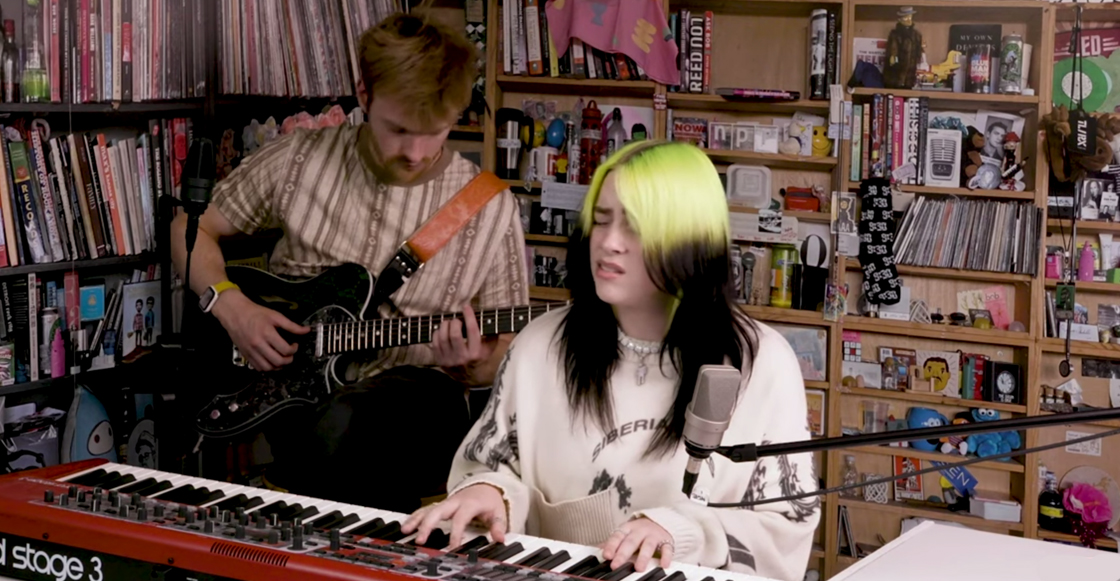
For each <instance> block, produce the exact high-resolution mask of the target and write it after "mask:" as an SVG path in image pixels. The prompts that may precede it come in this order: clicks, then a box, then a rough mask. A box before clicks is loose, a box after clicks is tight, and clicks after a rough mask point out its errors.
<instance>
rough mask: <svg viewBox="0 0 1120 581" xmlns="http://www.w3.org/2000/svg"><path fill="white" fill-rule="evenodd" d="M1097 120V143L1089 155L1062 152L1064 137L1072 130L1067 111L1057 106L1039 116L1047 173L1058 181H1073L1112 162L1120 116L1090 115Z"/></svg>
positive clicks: (1063, 107)
mask: <svg viewBox="0 0 1120 581" xmlns="http://www.w3.org/2000/svg"><path fill="white" fill-rule="evenodd" d="M1092 115H1093V117H1095V118H1096V120H1097V142H1096V144H1095V146H1094V148H1093V151H1092V153H1090V154H1088V155H1085V154H1079V153H1076V152H1073V151H1069V150H1067V149H1066V138H1068V137H1069V135H1070V133H1071V132H1072V129H1071V128H1070V125H1069V108H1068V107H1066V106H1065V105H1059V106H1057V107H1055V108H1054V109H1052V110H1051V111H1050V112H1049V113H1047V114H1046V115H1044V116H1043V117H1042V130H1043V132H1044V133H1045V135H1046V155H1047V157H1048V158H1049V162H1050V164H1049V165H1050V171H1051V172H1052V173H1053V174H1054V177H1056V178H1057V179H1058V181H1063V182H1073V181H1077V180H1079V179H1081V178H1083V177H1085V174H1086V173H1088V172H1092V171H1101V170H1102V169H1104V167H1105V166H1106V165H1108V164H1109V163H1110V162H1111V161H1112V159H1113V155H1114V152H1113V147H1112V138H1113V137H1114V136H1116V135H1117V134H1120V115H1118V114H1116V113H1092Z"/></svg>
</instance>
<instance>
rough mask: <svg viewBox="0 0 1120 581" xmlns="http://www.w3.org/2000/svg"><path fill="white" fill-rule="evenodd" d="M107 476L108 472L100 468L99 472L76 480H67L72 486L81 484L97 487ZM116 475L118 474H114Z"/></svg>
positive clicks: (95, 471) (89, 473)
mask: <svg viewBox="0 0 1120 581" xmlns="http://www.w3.org/2000/svg"><path fill="white" fill-rule="evenodd" d="M105 474H106V472H105V469H104V468H98V469H97V470H94V471H92V472H87V473H85V474H82V475H81V476H78V477H76V478H71V479H70V480H67V482H69V483H70V484H81V485H82V486H96V484H95V483H96V482H100V481H101V479H103V478H105ZM114 474H116V472H114Z"/></svg>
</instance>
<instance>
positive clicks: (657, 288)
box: [404, 141, 820, 581]
mask: <svg viewBox="0 0 1120 581" xmlns="http://www.w3.org/2000/svg"><path fill="white" fill-rule="evenodd" d="M729 256H730V233H729V225H728V210H727V200H726V198H725V196H724V190H723V186H722V185H721V183H720V179H719V175H718V174H717V173H716V170H715V167H714V166H713V165H712V163H711V161H709V160H708V157H707V156H706V155H705V154H704V153H703V152H702V151H701V150H699V149H697V148H696V147H694V146H692V145H688V144H684V143H665V142H652V141H641V142H636V143H632V144H630V145H628V146H626V147H624V148H622V149H621V150H620V151H618V152H617V153H615V154H614V155H613V156H612V157H611V158H610V159H608V160H607V161H606V162H605V163H604V164H603V165H602V166H600V167H599V169H598V171H597V172H596V173H595V176H594V179H593V180H592V183H591V186H590V188H589V191H588V193H587V198H586V200H585V202H584V205H583V210H582V213H581V215H580V229H579V232H577V233H576V235H575V236H573V245H572V248H571V249H570V250H569V253H568V287H569V288H570V289H571V291H572V304H571V306H570V307H565V308H562V309H560V310H557V311H553V312H550V313H548V314H547V315H545V316H542V317H540V318H538V319H536V320H534V321H533V322H532V323H530V324H529V325H528V326H526V327H525V328H524V329H523V330H522V331H521V333H520V334H519V335H518V336H517V337H516V338H515V339H514V341H513V344H512V346H511V347H510V349H509V353H507V355H506V357H505V360H504V361H503V362H502V365H501V367H500V369H499V371H498V374H497V376H496V377H497V379H496V380H495V382H494V386H493V393H492V394H491V396H490V400H489V402H488V404H487V407H486V409H485V411H484V412H483V414H482V417H481V418H480V419H479V421H478V423H476V424H475V425H474V427H473V428H472V429H471V431H470V433H469V434H468V435H467V437H466V439H465V440H464V442H463V443H462V445H461V446H460V447H459V450H458V452H457V454H456V456H455V460H454V462H453V464H452V467H451V474H450V479H449V482H448V490H450V494H449V496H448V498H447V499H446V500H444V501H443V502H440V503H438V504H435V505H432V506H429V507H425V508H423V509H421V510H420V511H417V512H416V513H415V514H413V515H412V516H411V517H410V519H409V520H408V522H407V523H406V524H405V526H404V531H405V532H408V533H411V532H412V531H413V530H416V531H419V533H418V536H417V541H418V542H420V543H423V542H425V541H426V539H427V535H428V533H429V532H430V531H431V530H432V529H433V528H434V527H436V526H437V525H438V524H439V523H440V522H442V521H445V520H450V521H451V546H456V545H457V544H458V543H459V542H460V540H461V539H462V534H463V530H464V529H465V527H466V526H467V525H468V524H469V523H471V522H472V521H474V520H476V519H477V520H479V521H481V522H484V523H486V524H487V525H488V526H489V527H490V531H491V534H492V536H493V537H494V539H495V540H498V541H501V540H504V535H505V533H506V532H524V533H526V534H530V535H535V536H540V537H545V538H549V539H557V540H562V541H567V542H572V543H578V544H583V545H594V546H601V547H602V549H603V557H604V558H605V559H611V560H612V566H613V567H615V568H617V567H619V566H621V565H622V564H624V563H625V562H627V561H629V560H631V559H633V561H634V565H635V568H636V569H637V570H638V571H644V570H645V568H646V567H647V565H648V564H649V561H650V559H651V558H653V557H655V556H656V557H659V559H660V563H661V566H663V567H664V566H668V564H669V563H670V562H671V561H677V562H682V563H691V564H698V565H700V566H704V567H710V568H728V569H731V570H737V571H744V572H748V573H754V574H757V575H762V576H765V577H770V578H774V579H783V580H790V581H799V580H800V579H801V578H802V577H803V575H804V572H805V569H806V564H807V562H808V558H809V552H810V550H811V546H812V538H813V531H814V529H815V528H816V526H817V522H818V519H819V518H820V513H819V510H818V507H819V505H818V501H817V499H816V498H815V497H814V498H809V499H804V500H799V501H792V502H786V501H782V502H775V503H768V504H760V505H758V506H755V507H752V508H741V509H738V508H737V509H728V508H712V507H708V506H705V505H703V504H701V503H698V502H695V501H694V500H690V499H689V498H688V497H686V496H685V495H684V493H683V492H682V491H681V478H682V475H683V473H684V468H685V464H686V462H687V460H688V455H687V453H686V452H685V447H684V444H683V443H682V441H681V432H682V430H683V428H684V423H685V419H684V417H685V415H684V414H685V409H686V408H687V406H688V404H689V402H690V401H691V400H692V394H693V391H694V388H695V384H696V378H697V374H698V370H699V368H700V366H701V365H704V364H716V365H719V364H727V365H732V366H734V367H735V368H736V369H739V370H741V372H742V377H743V379H742V382H741V384H740V390H739V395H738V401H737V402H736V404H735V408H734V412H733V415H732V419H731V424H730V427H729V428H728V430H727V432H726V433H725V434H724V437H723V442H724V444H728V445H730V444H739V443H758V444H764V443H776V442H785V441H795V440H805V439H808V438H809V431H808V428H807V425H806V403H805V388H804V385H803V383H802V378H801V372H800V366H799V364H798V361H797V357H796V356H795V355H794V352H793V350H792V349H791V348H790V346H789V344H788V343H787V342H786V341H785V339H784V338H782V336H781V335H780V334H779V333H777V332H776V331H775V330H773V329H772V328H770V327H768V326H766V325H764V324H761V323H759V322H756V321H753V320H751V319H749V318H748V317H747V316H746V315H745V314H743V312H742V311H741V310H740V309H738V308H736V306H735V304H734V299H733V298H732V294H731V289H732V288H733V283H732V281H731V280H730V276H729V275H730V262H729ZM816 487H817V482H816V477H815V475H814V469H813V463H812V457H811V455H808V454H804V455H796V456H780V457H776V458H766V459H763V460H761V461H759V462H757V463H741V464H736V463H733V462H731V461H729V460H727V459H726V458H723V457H722V456H716V455H713V456H712V457H711V458H710V459H709V460H708V461H706V462H705V464H704V466H703V468H702V470H701V474H700V477H699V480H698V482H697V484H696V488H695V489H694V491H693V496H694V497H695V496H697V495H698V494H699V495H701V496H704V497H706V498H707V500H708V501H709V502H713V503H727V502H742V501H752V500H754V501H757V500H761V499H767V498H776V497H780V496H786V495H791V494H798V493H802V492H806V491H810V490H815V489H816Z"/></svg>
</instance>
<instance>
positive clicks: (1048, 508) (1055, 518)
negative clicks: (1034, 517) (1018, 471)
mask: <svg viewBox="0 0 1120 581" xmlns="http://www.w3.org/2000/svg"><path fill="white" fill-rule="evenodd" d="M1038 526H1039V527H1041V528H1044V529H1046V530H1048V531H1054V532H1058V533H1064V532H1068V530H1069V521H1067V520H1066V510H1065V505H1063V504H1062V493H1061V492H1058V485H1057V483H1056V482H1055V478H1054V473H1053V472H1050V471H1047V472H1046V488H1045V489H1044V490H1043V491H1042V494H1039V495H1038Z"/></svg>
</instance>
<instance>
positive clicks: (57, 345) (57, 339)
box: [51, 327, 66, 378]
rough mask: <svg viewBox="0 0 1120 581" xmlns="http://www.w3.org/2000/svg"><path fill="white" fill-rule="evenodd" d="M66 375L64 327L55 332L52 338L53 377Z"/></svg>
mask: <svg viewBox="0 0 1120 581" xmlns="http://www.w3.org/2000/svg"><path fill="white" fill-rule="evenodd" d="M64 375H66V341H64V340H63V339H62V328H61V327H59V328H57V329H56V330H55V332H54V339H52V340H51V377H52V378H58V377H62V376H64Z"/></svg>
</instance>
